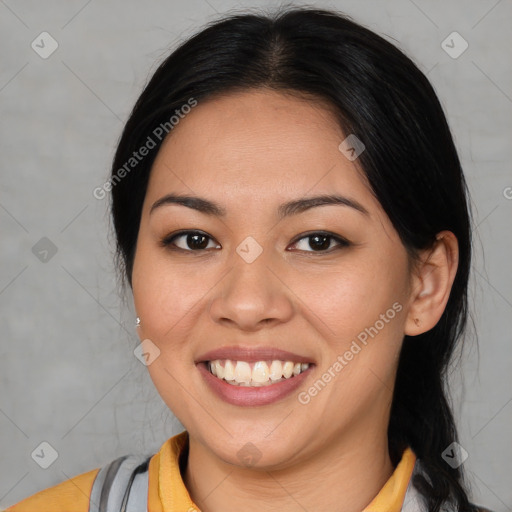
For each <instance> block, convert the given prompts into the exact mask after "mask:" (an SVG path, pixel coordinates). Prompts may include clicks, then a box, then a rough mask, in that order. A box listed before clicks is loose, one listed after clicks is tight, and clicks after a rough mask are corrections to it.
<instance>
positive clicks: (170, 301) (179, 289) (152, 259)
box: [132, 244, 208, 349]
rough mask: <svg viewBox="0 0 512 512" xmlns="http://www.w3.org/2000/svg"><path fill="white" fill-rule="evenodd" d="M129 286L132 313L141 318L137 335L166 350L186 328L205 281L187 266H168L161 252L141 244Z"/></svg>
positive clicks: (203, 291) (166, 259) (205, 284)
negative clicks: (132, 304) (132, 306)
mask: <svg viewBox="0 0 512 512" xmlns="http://www.w3.org/2000/svg"><path fill="white" fill-rule="evenodd" d="M132 283H133V297H134V304H135V309H136V311H137V314H138V315H139V317H140V318H141V328H140V335H142V336H144V337H145V338H150V339H151V340H153V341H154V342H155V343H156V344H158V345H159V346H160V345H161V348H162V349H166V348H167V347H168V345H169V344H172V343H173V340H179V339H181V337H182V335H183V333H184V332H186V331H187V330H188V329H189V328H190V323H191V320H192V319H193V318H194V316H195V313H196V311H197V310H198V308H199V306H200V304H201V298H202V297H204V295H205V287H207V286H208V277H207V275H205V274H200V275H198V272H197V269H195V270H194V271H192V270H191V269H189V268H187V265H179V266H178V265H172V264H171V263H170V260H169V258H166V257H165V253H164V252H163V251H161V250H160V249H155V248H152V247H150V246H149V245H144V244H141V245H139V247H138V248H137V253H136V256H135V261H134V267H133V278H132Z"/></svg>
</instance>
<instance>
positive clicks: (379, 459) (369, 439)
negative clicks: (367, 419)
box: [184, 431, 394, 512]
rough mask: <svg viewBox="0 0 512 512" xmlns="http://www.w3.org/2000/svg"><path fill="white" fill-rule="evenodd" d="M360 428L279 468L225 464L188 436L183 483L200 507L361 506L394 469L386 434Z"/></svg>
mask: <svg viewBox="0 0 512 512" xmlns="http://www.w3.org/2000/svg"><path fill="white" fill-rule="evenodd" d="M355 434H356V433H355ZM361 434H362V433H361V432H360V431H359V432H357V437H358V439H357V440H356V439H354V438H353V436H345V435H343V436H338V438H337V439H339V440H338V441H334V442H333V443H330V444H329V445H328V448H327V449H325V450H324V451H321V452H315V453H314V456H310V457H308V458H304V459H302V460H300V462H297V463H295V464H293V465H290V466H287V467H286V468H280V469H273V468H266V469H265V468H264V469H253V468H243V467H239V466H234V465H232V464H228V463H226V462H224V461H222V460H221V459H219V458H218V457H216V456H215V454H213V453H212V452H211V451H209V450H207V449H206V448H205V447H204V446H203V445H202V444H200V443H199V442H197V441H195V440H194V439H193V438H189V454H188V462H187V466H186V470H185V475H184V481H185V485H186V487H187V489H188V491H189V494H190V496H191V498H192V500H193V501H194V502H195V503H196V504H197V505H198V506H199V507H200V509H201V511H202V512H218V511H223V512H226V511H232V510H233V511H234V510H244V511H248V512H252V511H258V512H267V511H269V512H270V511H274V510H280V511H282V512H288V511H297V510H301V509H302V510H332V511H338V510H339V511H340V512H361V510H363V509H364V508H365V507H366V506H367V505H368V504H369V503H370V502H371V501H372V499H373V498H374V497H375V496H376V495H377V494H378V492H379V491H380V489H381V488H382V487H383V485H384V484H385V483H386V481H387V480H388V479H389V477H390V476H391V474H392V473H393V469H394V468H393V465H392V463H391V460H390V458H389V453H388V447H387V437H386V436H384V437H383V438H379V437H378V436H375V435H372V434H375V433H374V432H372V433H370V432H367V433H366V435H364V434H363V435H361ZM324 446H325V444H324Z"/></svg>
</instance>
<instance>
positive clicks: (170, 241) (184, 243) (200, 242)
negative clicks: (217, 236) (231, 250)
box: [162, 231, 220, 252]
mask: <svg viewBox="0 0 512 512" xmlns="http://www.w3.org/2000/svg"><path fill="white" fill-rule="evenodd" d="M162 245H163V246H164V247H168V246H174V247H176V248H178V249H181V250H183V251H189V252H192V251H194V252H195V251H203V250H206V249H220V245H219V244H218V243H217V242H215V241H214V240H213V238H212V237H210V236H208V235H207V234H206V233H202V232H201V231H182V232H181V233H177V234H175V235H172V236H170V237H166V238H165V239H164V240H162Z"/></svg>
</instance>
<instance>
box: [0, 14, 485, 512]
mask: <svg viewBox="0 0 512 512" xmlns="http://www.w3.org/2000/svg"><path fill="white" fill-rule="evenodd" d="M103 190H105V191H111V192H112V217H113V222H114V228H115V234H116V237H117V247H118V259H117V261H118V263H119V268H120V270H121V272H122V273H123V277H125V278H126V281H127V282H128V283H129V285H130V287H131V290H132V292H133V298H134V304H135V309H136V311H137V314H138V319H137V331H138V334H139V337H140V339H141V342H142V343H141V347H140V350H139V356H140V357H141V359H142V360H143V361H144V362H145V364H146V365H147V366H148V370H149V372H150V375H151V378H152V380H153V382H154V384H155V386H156V388H157V390H158V392H159V393H160V395H161V396H162V398H163V400H164V401H165V402H166V404H167V405H168V406H169V408H170V409H171V410H172V412H173V413H174V414H175V415H176V416H177V418H178V419H179V420H180V421H181V423H182V424H183V425H184V426H185V428H186V430H185V431H184V432H183V433H181V434H179V435H177V436H175V437H173V438H171V439H169V440H168V441H166V443H164V445H163V446H162V448H161V450H160V451H159V453H157V454H155V455H154V456H152V457H151V458H149V459H147V460H137V459H136V458H135V457H127V458H120V459H118V460H116V461H113V463H112V464H110V465H108V466H106V467H104V468H101V470H98V469H96V470H94V471H91V472H89V473H85V474H83V475H80V476H78V477H76V478H75V479H72V480H70V481H67V482H63V483H62V484H60V485H57V486H56V487H54V488H52V489H48V490H46V491H43V492H41V493H39V494H36V495H34V496H32V497H30V498H28V499H26V500H24V501H22V502H21V503H19V504H18V505H15V506H13V507H11V508H10V509H9V510H10V511H13V512H22V511H29V510H30V511H32V510H52V511H58V510H62V511H64V510H66V511H67V512H69V511H77V512H79V511H80V512H82V511H83V512H85V511H87V510H89V511H92V510H109V511H114V510H115V511H118V510H127V511H131V510H146V507H147V510H148V511H150V512H156V511H165V512H174V511H187V510H188V511H193V510H201V511H207V512H210V511H212V512H215V511H230V510H258V511H267V510H269V511H270V510H280V511H291V510H307V511H317V510H322V511H324V510H343V511H344V512H356V511H357V512H360V511H362V510H364V511H366V512H384V511H386V512H398V511H400V510H402V511H407V512H410V511H413V510H414V511H429V512H434V511H439V510H446V511H464V512H467V511H471V510H482V509H478V508H477V507H475V506H474V505H471V504H470V500H469V497H468V493H467V490H466V487H465V484H464V480H463V474H462V463H463V460H464V450H463V448H462V447H460V445H458V443H457V442H456V441H457V437H456V428H455V424H454V420H453V416H452V412H451V410H450V407H449V405H448V401H447V395H446V390H445V375H446V368H447V365H448V363H449V361H450V358H451V355H452V353H453V351H454V348H455V347H456V344H457V342H458V341H460V339H461V335H462V333H463V331H464V327H465V324H466V318H467V284H468V275H469V268H470V254H471V240H470V233H471V229H470V218H469V212H468V200H467V191H466V184H465V181H464V176H463V173H462V170H461V166H460V163H459V159H458V156H457V152H456V150H455V147H454V144H453V141H452V137H451V134H450V131H449V128H448V126H447V123H446V119H445V116H444V114H443V111H442V108H441V106H440V104H439V101H438V100H437V98H436V95H435V93H434V91H433V89H432V87H431V85H430V84H429V82H428V81H427V79H426V78H425V76H424V75H423V74H422V73H421V72H420V71H419V70H418V69H417V67H416V66H415V65H414V64H413V63H412V62H411V61H410V60H409V59H408V58H407V57H406V56H405V55H404V54H403V53H401V52H400V51H399V50H398V49H397V48H395V47H394V46H393V45H391V44H390V43H388V42H387V41H385V40H384V39H383V38H381V37H379V36H377V35H376V34H374V33H373V32H371V31H369V30H367V29H365V28H363V27H361V26H359V25H357V24H355V23H354V22H352V21H350V20H349V19H347V18H346V17H344V16H342V15H339V14H337V13H334V12H330V11H322V10H316V9H311V8H291V9H286V10H283V11H281V12H280V13H278V14H276V15H274V16H268V17H267V16H263V15H260V16H258V15H252V14H250V15H238V16H231V17H227V18H224V19H223V20H220V21H218V22H215V23H213V24H211V25H210V26H208V27H207V28H205V29H204V30H202V31H201V32H199V33H198V34H197V35H195V36H194V37H192V38H191V39H190V40H188V41H186V42H185V43H184V44H182V45H181V46H180V47H179V48H178V49H177V50H176V51H174V52H173V53H172V54H171V55H170V56H169V57H168V58H167V59H166V60H165V61H164V62H163V63H162V64H161V66H160V67H159V68H158V70H157V71H156V72H155V74H154V76H153V77H152V79H151V80H150V82H149V83H148V85H147V86H146V88H145V90H144V92H143V93H142V95H141V96H140V98H139V99H138V101H137V103H136V105H135V107H134V109H133V112H132V114H131V116H130V118H129V120H128V122H127V123H126V126H125V129H124V132H123V135H122V137H121V140H120V142H119V146H118V148H117V152H116V155H115V159H114V163H113V167H112V175H111V178H110V180H109V182H108V183H106V184H105V186H104V187H103ZM98 193H101V191H98Z"/></svg>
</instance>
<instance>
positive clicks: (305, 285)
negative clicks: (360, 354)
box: [290, 258, 407, 349]
mask: <svg viewBox="0 0 512 512" xmlns="http://www.w3.org/2000/svg"><path fill="white" fill-rule="evenodd" d="M355 259H356V258H354V262H351V263H350V264H349V263H347V264H345V265H344V266H343V267H342V268H341V267H338V268H337V269H336V270H332V269H324V270H323V271H320V272H317V273H315V275H314V276H313V275H308V276H307V277H305V274H301V273H297V274H296V275H294V276H293V281H294V284H293V285H292V286H290V288H292V289H293V291H294V292H295V293H296V295H297V297H298V298H299V299H300V301H299V302H300V303H302V304H303V308H302V314H303V315H304V316H305V317H307V318H308V319H309V322H310V323H312V324H313V325H315V326H316V327H317V329H318V330H319V331H320V332H321V333H322V334H323V335H324V336H325V338H326V339H329V340H331V341H332V344H333V345H334V347H335V348H337V349H341V348H343V345H344V344H346V343H347V341H348V342H350V341H351V340H352V339H354V338H356V337H357V336H358V335H359V333H361V332H363V333H364V332H365V329H366V328H370V327H371V326H373V325H374V324H375V323H376V322H378V325H377V327H381V324H382V321H386V320H389V319H391V321H390V322H386V330H389V329H387V327H388V326H389V325H390V324H391V323H392V322H393V323H396V322H394V319H395V317H397V315H396V313H397V311H396V310H397V309H403V303H404V300H405V296H406V295H405V292H406V282H407V281H406V273H405V268H406V267H405V265H404V266H402V265H401V262H400V261H396V260H395V265H392V264H391V262H390V261H387V262H384V261H383V260H382V258H370V259H367V261H362V259H359V260H358V261H357V262H356V261H355ZM290 277H291V276H290ZM395 303H398V304H399V305H401V306H402V307H401V308H400V307H399V306H395V309H393V304H395ZM381 315H384V320H380V319H381ZM398 316H399V315H398ZM363 337H364V335H363Z"/></svg>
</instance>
